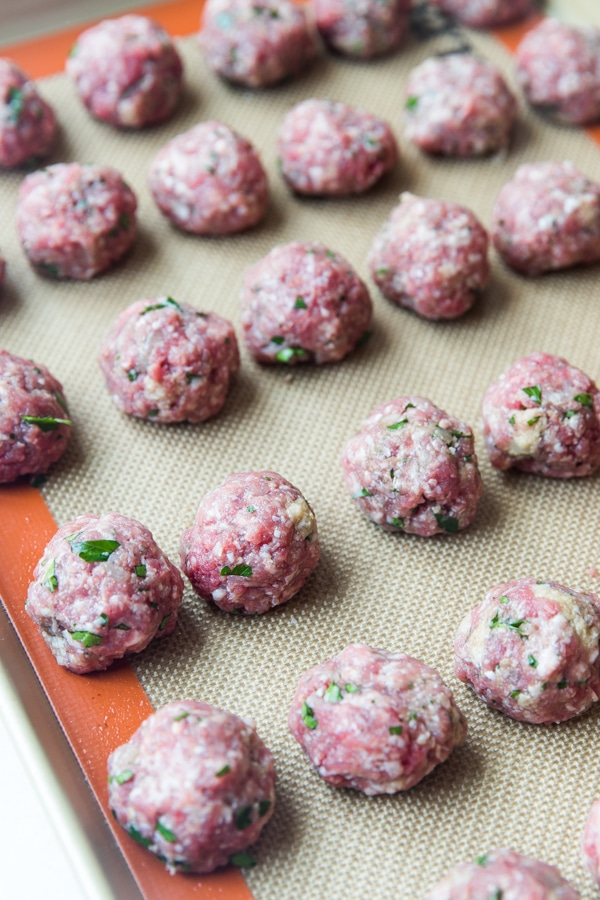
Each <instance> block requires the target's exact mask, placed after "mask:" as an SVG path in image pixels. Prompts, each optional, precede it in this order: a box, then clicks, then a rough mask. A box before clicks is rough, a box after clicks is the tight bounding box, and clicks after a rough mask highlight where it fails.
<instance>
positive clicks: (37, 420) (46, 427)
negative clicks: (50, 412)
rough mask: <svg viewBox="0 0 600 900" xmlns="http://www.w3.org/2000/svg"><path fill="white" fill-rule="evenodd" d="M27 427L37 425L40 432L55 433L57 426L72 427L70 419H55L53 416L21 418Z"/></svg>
mask: <svg viewBox="0 0 600 900" xmlns="http://www.w3.org/2000/svg"><path fill="white" fill-rule="evenodd" d="M21 418H22V419H23V421H24V422H27V424H28V425H37V426H38V428H39V429H40V430H41V431H44V432H46V431H56V429H57V428H58V426H59V425H72V424H73V423H72V422H71V420H70V419H57V418H55V416H21Z"/></svg>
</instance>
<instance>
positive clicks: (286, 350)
mask: <svg viewBox="0 0 600 900" xmlns="http://www.w3.org/2000/svg"><path fill="white" fill-rule="evenodd" d="M306 355H307V351H306V350H305V349H304V348H303V347H282V348H281V350H279V352H278V353H276V354H275V359H276V360H277V362H280V363H289V362H291V361H292V359H294V357H295V356H299V357H303V356H306Z"/></svg>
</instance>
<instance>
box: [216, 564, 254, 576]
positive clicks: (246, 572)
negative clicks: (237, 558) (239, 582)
mask: <svg viewBox="0 0 600 900" xmlns="http://www.w3.org/2000/svg"><path fill="white" fill-rule="evenodd" d="M220 574H221V575H224V576H226V575H241V576H242V577H243V578H249V577H250V576H251V575H252V567H251V566H247V565H246V564H245V563H240V564H239V565H238V566H234V567H233V569H232V568H231V566H223V568H222V569H221V572H220Z"/></svg>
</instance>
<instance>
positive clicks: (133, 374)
mask: <svg viewBox="0 0 600 900" xmlns="http://www.w3.org/2000/svg"><path fill="white" fill-rule="evenodd" d="M127 377H128V378H129V380H130V381H135V380H136V378H137V377H138V373H137V372H136V371H135V369H128V370H127Z"/></svg>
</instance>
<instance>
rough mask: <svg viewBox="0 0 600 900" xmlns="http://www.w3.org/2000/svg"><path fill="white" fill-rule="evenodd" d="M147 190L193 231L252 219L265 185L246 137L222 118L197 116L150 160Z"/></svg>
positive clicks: (226, 228) (231, 228) (214, 230)
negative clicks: (198, 118)
mask: <svg viewBox="0 0 600 900" xmlns="http://www.w3.org/2000/svg"><path fill="white" fill-rule="evenodd" d="M148 181H149V185H150V190H151V191H152V196H153V197H154V199H155V200H156V203H157V204H158V206H159V208H160V209H161V211H162V212H163V213H164V214H165V215H166V216H167V217H168V218H169V219H171V221H172V222H174V223H175V224H176V225H178V226H179V227H180V228H183V229H184V230H185V231H191V232H193V233H194V234H232V233H233V232H237V231H243V230H244V229H246V228H250V227H251V226H252V225H256V223H257V222H259V221H260V220H261V219H262V218H263V216H264V214H265V211H266V208H267V203H268V199H269V186H268V182H267V176H266V174H265V170H264V169H263V167H262V163H261V161H260V157H259V155H258V153H257V152H256V150H255V149H254V147H253V146H252V144H251V143H250V141H247V140H246V138H244V137H242V136H241V135H240V134H238V133H237V132H236V131H233V129H231V128H228V127H227V125H223V124H222V123H221V122H202V123H201V124H200V125H196V126H195V127H194V128H191V129H190V130H189V131H186V132H184V134H180V135H178V137H176V138H174V139H173V140H172V141H169V143H168V144H166V146H164V147H163V148H162V149H161V150H159V152H158V153H157V155H156V156H155V157H154V159H153V161H152V163H151V164H150V170H149V173H148Z"/></svg>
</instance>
